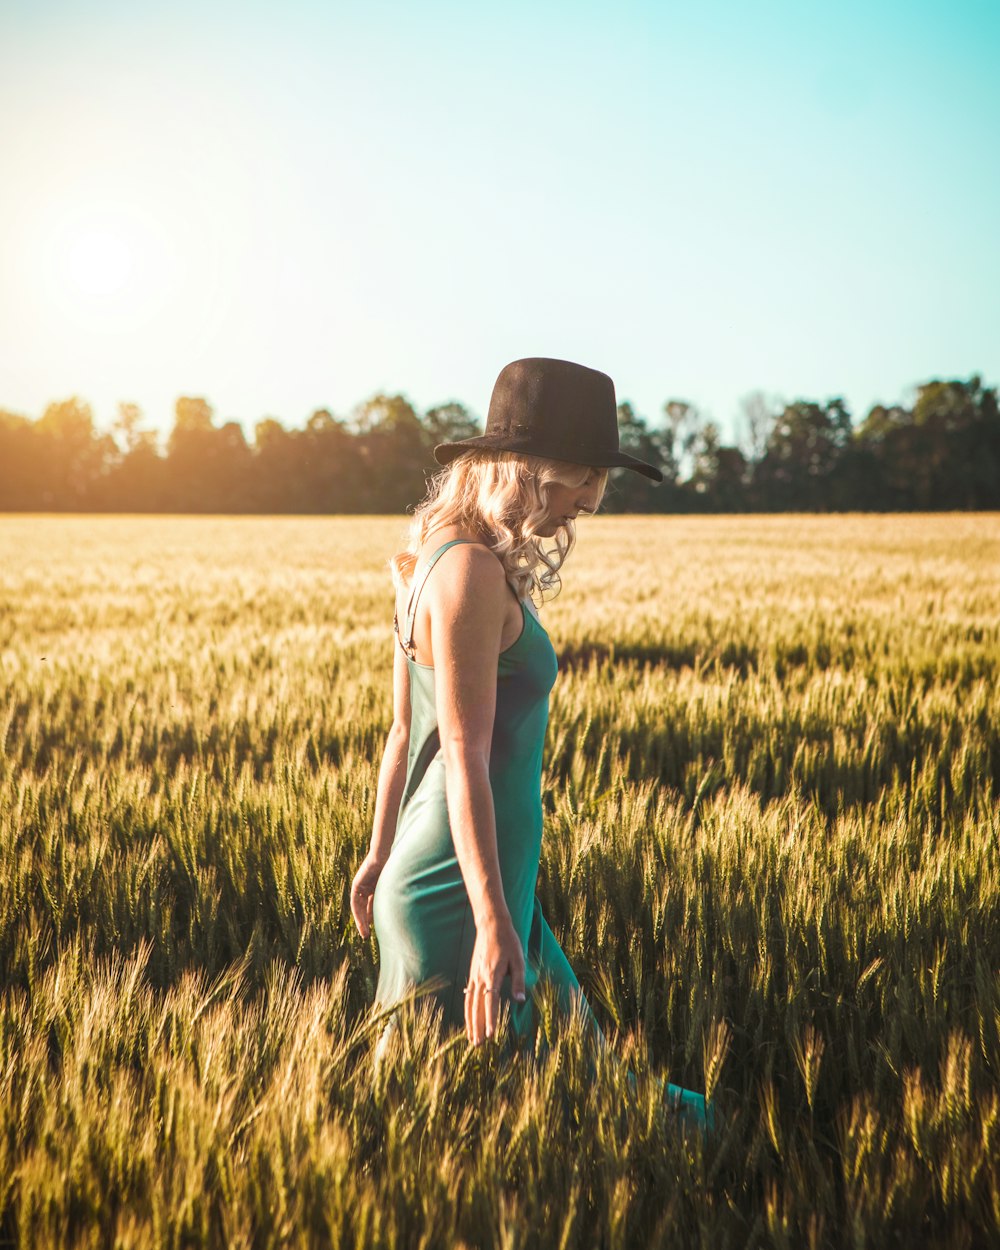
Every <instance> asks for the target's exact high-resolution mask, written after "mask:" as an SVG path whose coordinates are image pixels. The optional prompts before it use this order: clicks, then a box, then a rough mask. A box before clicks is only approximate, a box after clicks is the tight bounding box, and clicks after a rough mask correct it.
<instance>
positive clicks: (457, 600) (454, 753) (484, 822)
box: [425, 544, 525, 1046]
mask: <svg viewBox="0 0 1000 1250" xmlns="http://www.w3.org/2000/svg"><path fill="white" fill-rule="evenodd" d="M432 583H433V584H434V589H433V591H432V592H431V595H430V596H429V619H430V631H431V641H432V645H433V652H434V701H435V706H436V709H437V722H438V732H439V734H440V738H441V754H442V757H443V759H444V770H445V798H446V801H447V804H448V823H449V825H450V827H451V835H452V840H453V841H454V844H455V855H456V857H457V859H458V864H459V868H460V869H461V872H462V877H463V879H464V881H465V888H466V890H467V892H468V895H469V902H470V904H471V906H472V914H473V917H474V919H475V923H476V942H475V946H474V948H473V951H472V959H471V962H470V966H469V982H468V985H467V986H466V994H465V1030H466V1036H467V1037H468V1039H469V1041H470V1042H472V1043H473V1044H475V1045H477V1046H478V1045H479V1044H480V1043H481V1042H482V1041H483V1039H484V1038H486V1037H491V1036H492V1035H493V1031H494V1029H495V1028H496V1024H497V1019H498V1015H499V1006H500V1002H499V1000H500V987H501V983H502V982H503V979H504V977H505V976H507V975H508V973H509V974H510V983H511V994H512V995H513V997H514V998H515V999H517V1000H518V1001H520V1002H523V1001H524V998H525V969H524V951H523V950H522V948H521V942H520V939H519V937H518V935H517V932H516V930H515V928H514V922H513V920H512V918H511V914H510V909H509V908H508V906H507V900H506V898H505V897H504V892H503V879H502V877H501V875H500V857H499V854H498V850H497V830H496V812H495V810H494V807H493V791H492V789H491V787H490V750H491V747H492V742H493V720H494V717H495V715H496V695H497V662H498V659H499V655H500V637H501V633H502V630H503V620H504V613H505V609H506V606H507V602H508V591H507V579H506V576H505V574H504V571H503V567H502V565H501V564H500V563H499V561H498V560H497V558H496V557H495V556H494V555H492V553H490V552H489V551H487V550H486V549H485V548H483V547H477V546H473V545H471V544H470V545H469V546H464V545H463V546H462V547H460V548H458V549H457V551H456V552H455V555H454V558H453V559H452V560H450V561H449V564H448V576H447V577H440V578H438V579H437V581H436V583H434V579H431V580H430V581H429V582H428V585H431V584H432ZM425 593H426V590H425Z"/></svg>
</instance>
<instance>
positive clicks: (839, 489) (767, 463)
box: [0, 374, 1000, 513]
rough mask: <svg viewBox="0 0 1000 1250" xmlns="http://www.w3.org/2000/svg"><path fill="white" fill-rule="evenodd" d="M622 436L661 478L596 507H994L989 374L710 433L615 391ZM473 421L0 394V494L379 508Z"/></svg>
mask: <svg viewBox="0 0 1000 1250" xmlns="http://www.w3.org/2000/svg"><path fill="white" fill-rule="evenodd" d="M618 416H619V429H620V432H621V445H622V449H623V450H624V451H628V452H631V453H632V454H633V455H636V456H639V457H641V458H642V459H643V460H648V461H651V462H652V463H654V464H657V465H659V466H660V467H661V468H662V469H663V472H664V479H665V480H664V482H663V483H662V485H660V486H659V487H653V488H651V486H650V483H649V482H648V481H646V480H645V479H640V478H639V477H638V476H637V475H636V474H634V473H631V472H629V471H628V470H624V469H619V470H614V471H613V472H612V474H611V481H610V484H609V489H608V492H607V495H606V497H605V503H604V506H603V510H604V511H607V512H751V511H766V512H778V511H816V512H827V511H846V510H860V511H911V510H916V511H925V510H931V511H932V510H939V509H963V510H978V509H996V508H1000V414H998V406H997V389H996V387H984V386H983V384H982V379H981V377H980V376H979V375H978V374H975V375H973V376H972V377H971V378H970V379H969V380H968V381H960V380H953V381H937V380H935V381H931V382H927V383H925V384H924V385H921V386H919V387H917V388H916V391H915V398H914V399H913V401H912V403H911V404H910V405H909V406H907V405H905V404H894V405H891V406H886V405H883V404H875V405H874V406H873V407H872V408H871V409H870V410H869V412H868V413H867V415H866V416H865V417H864V419H863V420H862V421H861V422H860V423H858V424H857V425H855V424H854V422H853V420H852V417H851V414H850V412H849V411H848V408H847V406H846V404H845V403H844V401H843V400H842V399H840V398H835V399H829V400H827V401H825V402H823V403H820V402H818V401H815V400H805V399H797V400H794V401H792V402H790V403H789V402H785V401H779V400H776V399H772V398H769V397H768V396H767V395H765V394H763V393H762V392H760V391H755V392H752V393H751V394H749V395H747V396H745V397H744V399H743V400H742V401H741V405H740V420H741V429H740V433H739V436H738V438H737V439H736V441H735V442H733V443H726V442H724V441H723V438H722V432H721V429H720V427H719V426H718V424H717V423H716V422H714V421H712V420H710V419H708V418H707V417H706V415H705V414H704V413H703V412H702V411H701V410H700V409H699V408H698V407H697V406H696V405H695V404H692V403H688V402H686V401H683V400H674V399H672V400H668V401H667V402H666V403H665V404H664V405H663V408H662V410H661V412H660V414H659V416H658V418H657V419H656V420H654V421H649V420H647V419H646V418H645V417H643V416H641V415H640V414H639V413H637V412H636V411H635V409H634V407H633V406H632V404H630V403H628V402H624V403H621V404H619V406H618ZM478 433H481V429H480V427H479V425H478V423H477V422H476V420H475V419H474V417H473V416H472V415H471V413H470V412H469V410H468V409H467V408H466V407H465V406H464V405H463V404H461V403H457V402H451V403H447V404H442V405H439V406H436V407H433V408H430V409H428V410H427V411H426V412H423V413H420V412H418V411H416V409H415V408H414V407H413V406H412V405H411V404H410V402H409V401H408V400H407V399H406V398H405V396H403V395H387V394H383V393H379V394H376V395H374V396H372V397H371V398H370V399H368V400H366V401H364V402H363V403H361V404H359V405H358V406H357V407H356V408H355V409H354V410H353V412H352V413H351V414H350V416H348V417H337V416H335V415H334V414H333V413H332V412H330V411H329V410H328V409H326V408H320V409H318V410H316V411H315V412H313V413H312V415H311V416H310V417H309V419H308V420H307V421H306V423H305V425H304V426H303V427H302V428H301V429H287V428H286V427H285V426H284V425H282V424H281V422H280V421H278V420H275V419H273V418H267V419H265V420H262V421H259V422H257V424H256V425H255V427H254V431H253V436H252V438H251V439H250V440H248V439H247V436H246V434H245V433H244V430H243V427H242V425H241V424H240V423H239V422H237V421H225V422H222V423H218V422H217V421H216V416H215V413H214V411H213V409H212V407H211V405H210V404H209V403H208V402H207V401H206V400H205V399H203V398H198V397H182V398H180V399H178V400H177V403H176V405H175V411H174V424H173V428H172V429H171V431H170V433H169V436H168V437H167V439H166V445H165V446H161V445H160V440H159V438H158V436H157V434H156V432H155V431H153V430H150V429H147V428H145V427H144V425H143V415H142V412H141V411H140V409H139V408H138V407H137V406H136V405H135V404H131V403H122V404H119V406H118V411H117V415H116V418H115V421H114V424H113V426H112V429H111V430H110V432H102V431H100V430H98V428H97V427H96V426H95V423H94V417H93V412H92V411H91V408H90V406H89V405H88V404H87V403H85V402H84V401H83V400H81V399H79V398H78V397H76V396H74V397H72V398H70V399H66V400H60V401H57V402H55V403H51V404H49V406H48V407H47V408H46V409H45V411H44V413H43V414H42V415H41V416H40V417H39V418H37V419H36V420H32V419H30V418H29V417H27V416H24V415H22V414H19V413H14V412H9V411H5V410H3V409H0V510H3V511H73V512H77V511H94V512H206V513H208V512H211V513H219V512H231V513H247V512H250V513H254V512H263V513H394V512H403V511H405V510H406V509H407V508H408V507H410V506H412V505H413V504H414V503H416V502H417V501H418V500H419V499H420V498H421V497H422V495H423V493H424V489H425V484H426V480H427V478H428V476H429V475H430V474H432V473H433V472H435V471H436V470H437V469H438V467H439V466H438V465H437V464H436V462H435V461H434V458H433V448H434V445H435V444H436V443H440V442H448V441H452V440H454V439H460V438H468V437H470V436H471V435H474V434H478Z"/></svg>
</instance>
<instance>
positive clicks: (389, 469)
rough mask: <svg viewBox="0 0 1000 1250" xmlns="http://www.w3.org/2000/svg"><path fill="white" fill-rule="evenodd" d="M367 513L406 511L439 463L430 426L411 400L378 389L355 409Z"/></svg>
mask: <svg viewBox="0 0 1000 1250" xmlns="http://www.w3.org/2000/svg"><path fill="white" fill-rule="evenodd" d="M354 425H355V429H356V430H357V436H356V437H357V439H358V444H357V446H358V453H359V459H360V476H361V482H362V484H363V493H362V495H361V498H360V500H359V508H360V511H362V512H403V511H404V510H405V509H406V508H410V507H413V505H415V504H416V503H417V501H418V500H420V499H421V498H422V497H423V495H424V493H425V490H426V483H427V478H428V477H429V476H430V474H431V473H433V472H434V470H435V468H436V465H435V461H434V457H433V454H432V451H431V447H432V444H431V441H430V436H429V434H428V431H427V429H426V428H425V427H424V425H423V424H422V422H421V420H420V418H419V417H418V416H417V414H416V412H415V411H414V409H413V407H412V405H411V404H410V402H409V400H407V399H406V398H405V397H404V396H402V395H386V394H383V393H382V392H379V393H378V394H376V395H373V396H372V397H371V398H370V399H367V400H365V401H364V402H363V403H361V404H359V405H358V406H357V408H355V410H354Z"/></svg>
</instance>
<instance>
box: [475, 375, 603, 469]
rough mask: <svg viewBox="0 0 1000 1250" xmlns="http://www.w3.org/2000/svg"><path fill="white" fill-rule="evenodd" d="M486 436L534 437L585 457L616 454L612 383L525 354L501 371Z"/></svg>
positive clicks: (487, 420)
mask: <svg viewBox="0 0 1000 1250" xmlns="http://www.w3.org/2000/svg"><path fill="white" fill-rule="evenodd" d="M485 432H486V435H487V436H491V437H492V436H498V437H502V438H509V437H526V438H532V437H534V438H538V439H541V440H543V441H544V443H545V444H546V445H548V446H552V445H553V444H555V445H559V446H564V447H565V448H566V449H567V452H568V451H570V450H572V449H573V448H578V449H579V450H580V451H581V452H586V453H603V452H610V453H616V452H617V451H618V405H617V403H616V401H615V384H614V382H613V381H612V380H611V378H610V377H608V375H607V374H606V373H601V371H600V370H599V369H590V368H588V367H587V366H586V365H580V364H576V363H575V362H574V361H572V360H557V359H554V358H553V357H550V356H526V357H524V358H523V359H521V360H512V361H511V363H510V364H509V365H505V366H504V368H503V369H501V371H500V374H499V376H498V377H497V380H496V382H495V383H494V386H493V394H492V397H491V399H490V407H489V412H488V413H487V416H486V431H485Z"/></svg>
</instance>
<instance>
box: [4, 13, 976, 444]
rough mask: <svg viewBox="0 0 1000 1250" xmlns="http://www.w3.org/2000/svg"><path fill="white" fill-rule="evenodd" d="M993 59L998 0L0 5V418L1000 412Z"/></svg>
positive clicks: (298, 421)
mask: <svg viewBox="0 0 1000 1250" xmlns="http://www.w3.org/2000/svg"><path fill="white" fill-rule="evenodd" d="M998 57H1000V4H997V3H996V0H982V2H979V3H973V2H970V0H948V2H947V3H943V2H942V3H938V2H935V3H925V2H923V0H908V2H907V3H897V2H896V0H866V2H865V3H858V2H856V0H844V2H843V3H840V4H838V5H823V6H820V5H818V4H803V3H802V2H801V0H796V2H794V3H769V2H767V0H761V2H760V3H758V4H755V5H748V4H745V3H742V4H741V3H728V2H727V3H712V2H711V0H709V2H707V3H702V4H699V5H693V4H691V3H690V2H689V0H686V2H685V3H674V2H673V0H654V2H652V3H638V2H634V0H615V2H614V3H594V2H591V0H574V2H573V3H546V2H545V0H531V2H530V3H526V2H523V0H508V3H506V4H504V5H502V6H501V5H495V4H493V5H487V4H475V3H470V0H464V2H463V3H451V2H445V0H422V2H421V3H420V4H414V3H412V2H410V3H402V2H396V0H362V2H354V0H350V2H346V0H345V2H341V0H324V2H323V3H313V2H311V0H281V2H280V3H277V2H274V0H271V2H266V3H265V2H263V0H240V3H230V2H229V0H224V2H220V0H197V3H195V2H193V0H173V2H172V3H170V4H164V3H155V4H154V3H148V2H147V0H127V2H126V0H86V2H82V0H0V408H5V409H8V410H12V411H15V412H20V413H24V414H25V415H28V416H31V417H37V416H39V415H41V413H42V411H43V410H44V408H45V406H46V405H47V404H48V403H50V402H51V401H53V400H59V399H66V398H68V397H69V396H71V395H76V396H79V397H80V398H81V399H84V400H86V401H87V402H89V403H90V404H91V406H92V408H93V410H94V414H95V418H96V420H97V422H98V424H99V425H101V426H102V427H104V428H107V427H108V426H109V425H110V423H111V421H112V419H113V418H114V415H115V412H116V409H117V405H118V403H119V402H121V401H127V402H132V403H136V404H138V405H139V406H140V408H141V409H142V411H143V413H144V414H145V417H146V422H147V424H149V425H151V426H154V427H156V428H158V429H160V430H161V431H164V432H166V431H167V430H169V428H170V426H171V424H172V420H173V405H174V402H175V400H176V399H177V397H178V396H181V395H187V396H194V395H197V396H202V397H204V398H206V399H207V400H208V401H209V403H210V404H211V405H212V406H213V408H214V409H215V412H216V414H217V418H218V420H220V421H222V420H239V421H241V422H243V424H244V425H245V427H246V428H247V430H248V432H252V429H253V425H254V423H255V422H256V421H259V420H261V419H263V418H264V417H276V418H278V419H279V420H281V421H282V422H283V423H284V424H285V425H287V426H289V427H294V426H301V425H303V424H304V422H305V420H306V419H307V417H308V416H309V414H310V413H311V412H313V411H315V410H316V409H317V408H323V407H325V408H329V409H331V410H332V411H333V412H334V413H336V414H337V415H338V416H349V415H350V412H351V410H352V409H353V408H354V407H355V406H356V405H357V404H359V403H361V402H362V401H364V400H365V399H367V398H370V397H371V396H372V395H374V394H375V393H376V392H378V391H385V392H388V393H392V394H396V393H402V394H404V395H405V396H406V397H407V398H408V399H409V400H410V401H411V403H413V404H414V406H415V407H417V409H418V410H420V411H424V410H426V409H427V408H429V407H431V406H433V405H435V404H440V403H445V402H448V401H450V400H457V401H459V402H462V403H464V404H466V405H467V406H468V407H469V408H470V409H471V410H472V412H473V413H474V414H475V415H476V416H477V417H478V418H479V419H480V420H483V419H485V416H486V412H487V408H488V405H489V399H490V393H491V391H492V387H493V382H494V381H495V379H496V376H497V374H498V373H499V371H500V369H501V368H502V367H503V365H504V364H506V363H507V362H508V361H510V360H513V359H515V358H517V357H520V356H557V357H562V358H564V359H569V360H576V361H579V362H581V363H583V364H586V365H589V366H591V367H593V368H598V369H602V370H603V371H604V372H606V373H609V374H610V375H611V377H612V378H613V379H614V382H615V388H616V394H617V397H618V400H619V401H624V400H628V401H630V402H631V403H632V404H633V405H634V406H635V408H636V409H637V411H638V412H639V413H641V414H642V415H644V416H645V417H647V419H649V420H651V421H655V420H657V419H658V417H659V415H660V413H661V411H662V407H663V404H664V402H665V401H666V400H667V399H670V398H680V399H686V400H688V401H690V402H693V403H695V404H697V405H698V406H699V407H700V408H701V409H702V410H703V411H704V412H705V413H706V414H707V415H708V416H710V417H711V418H713V419H714V420H716V421H717V422H718V423H719V424H720V426H721V427H722V429H723V431H724V433H726V434H727V435H728V436H729V437H736V436H738V434H739V431H740V428H741V427H740V425H739V421H738V413H739V405H740V400H741V398H742V397H743V396H745V395H746V394H747V393H748V392H750V391H754V390H760V391H763V392H764V393H765V394H767V395H769V396H772V397H780V398H783V399H786V400H791V399H795V398H806V399H816V400H818V401H820V402H823V401H825V400H826V399H829V398H832V397H834V396H842V397H844V398H845V399H846V400H847V402H848V405H849V407H850V409H851V411H852V413H853V415H854V418H855V421H860V420H861V418H862V417H863V415H864V413H865V412H866V411H867V410H868V408H869V407H870V405H871V404H872V403H875V402H886V403H891V402H896V401H898V400H904V401H905V400H906V399H907V398H908V397H909V396H911V395H912V388H913V387H914V386H915V385H916V384H919V383H921V382H923V381H927V380H929V379H930V378H932V377H960V378H967V377H969V376H971V375H972V374H973V373H976V372H978V373H979V374H981V375H982V377H983V378H984V381H985V382H986V383H987V384H990V385H997V384H998V383H1000V229H998V223H1000V159H998V142H1000V140H998V135H1000V74H998V73H997V71H996V66H997V64H998Z"/></svg>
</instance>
